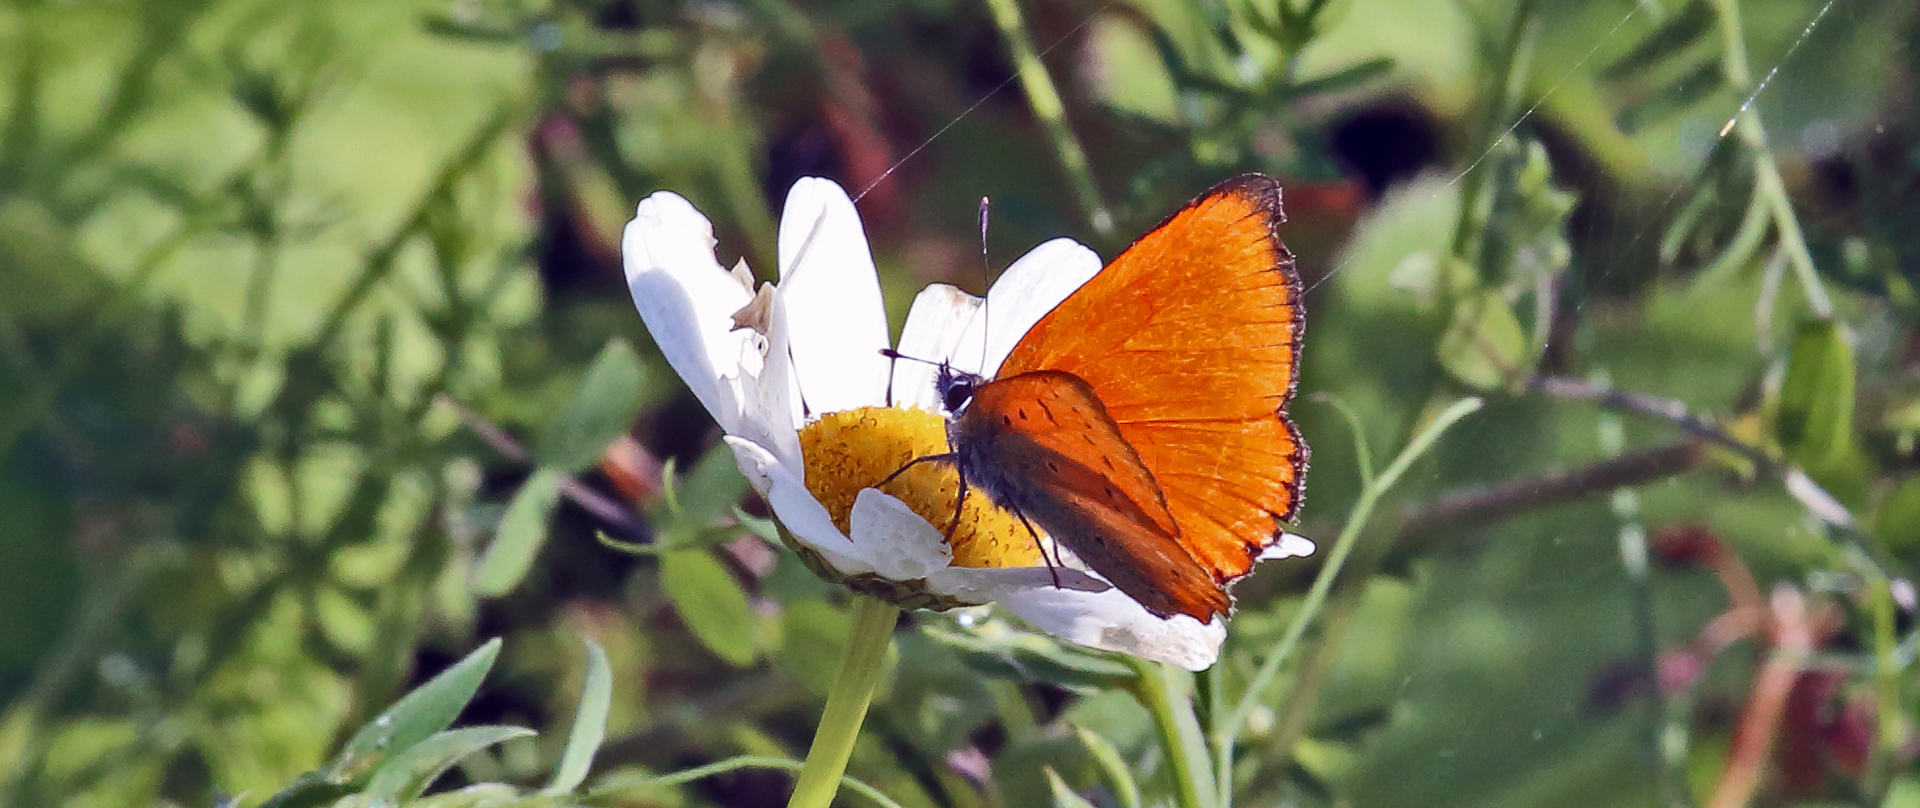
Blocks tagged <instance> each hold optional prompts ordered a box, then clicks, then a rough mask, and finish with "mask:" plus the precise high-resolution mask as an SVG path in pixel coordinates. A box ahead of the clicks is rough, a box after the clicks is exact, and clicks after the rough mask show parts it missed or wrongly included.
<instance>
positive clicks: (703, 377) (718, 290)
mask: <svg viewBox="0 0 1920 808" xmlns="http://www.w3.org/2000/svg"><path fill="white" fill-rule="evenodd" d="M715 245H716V241H715V240H714V237H713V226H712V224H711V223H710V222H709V221H708V220H707V218H706V217H705V216H702V215H701V214H700V212H699V211H698V210H695V209H694V207H693V205H692V204H690V203H688V202H687V200H686V199H684V198H682V197H680V196H679V195H677V194H674V193H672V192H668V191H661V192H659V193H655V194H653V195H652V196H649V197H647V198H646V199H645V200H644V201H642V202H641V203H640V206H639V210H638V211H637V212H636V213H635V215H634V219H633V221H632V222H631V223H629V224H628V225H627V229H626V233H625V236H624V238H623V240H622V244H621V250H622V252H623V254H624V256H625V263H626V273H627V284H628V286H629V288H630V290H631V291H632V293H633V301H634V305H635V306H636V307H638V308H639V310H640V316H641V319H643V320H645V321H646V325H647V330H648V331H649V332H650V333H651V334H652V335H653V339H654V341H655V342H656V343H657V344H658V345H659V347H660V350H661V352H662V353H663V354H665V355H666V358H667V361H668V362H669V363H670V364H672V365H673V369H674V370H675V371H676V372H678V373H679V374H680V377H681V378H682V379H684V380H685V381H686V383H687V386H688V387H689V388H691V389H692V391H693V393H694V395H695V396H697V397H698V398H699V399H700V403H701V404H703V405H705V406H706V408H707V411H708V412H710V413H712V415H713V417H714V420H716V421H717V422H719V424H720V427H721V429H722V430H724V431H725V432H726V442H727V445H728V446H729V447H731V448H732V450H733V453H734V457H735V459H736V461H737V462H738V463H739V466H740V471H741V473H742V474H744V475H746V477H747V479H748V481H749V482H751V483H752V485H753V487H754V489H755V490H757V491H759V492H760V494H761V496H763V497H765V498H766V500H767V502H768V503H770V504H771V505H772V507H773V511H774V514H775V516H776V517H777V518H778V520H779V521H780V523H781V524H782V525H783V526H785V528H786V531H787V534H788V535H790V536H791V538H792V541H791V542H790V544H791V546H792V547H793V549H794V550H795V551H796V552H798V553H799V554H800V555H801V557H802V558H804V559H806V560H807V562H808V564H809V566H810V567H812V568H813V569H814V571H815V572H817V573H819V574H821V575H822V576H824V577H827V578H828V579H830V580H835V581H839V582H841V583H844V584H845V585H846V586H848V587H850V588H852V589H854V590H856V591H859V592H862V593H865V594H869V595H873V596H875V597H878V598H881V599H883V600H887V601H890V602H893V603H896V604H898V605H901V606H903V607H906V608H932V609H947V608H953V607H957V606H965V605H979V604H987V603H998V604H1000V605H1001V606H1003V607H1005V608H1006V609H1007V611H1009V612H1012V613H1013V614H1015V615H1017V616H1019V617H1021V618H1022V619H1024V620H1026V621H1027V622H1028V623H1031V624H1033V625H1034V626H1035V627H1037V628H1039V629H1040V630H1042V631H1045V632H1047V633H1049V634H1052V635H1054V636H1057V637H1060V638H1061V639H1064V640H1067V641H1069V642H1073V643H1078V644H1080V645H1085V646H1089V647H1092V648H1099V649H1103V650H1108V651H1117V652H1121V653H1125V654H1131V655H1133V656H1137V657H1141V658H1144V659H1151V660H1157V661H1165V662H1172V663H1174V664H1177V665H1180V666H1182V667H1185V668H1188V669H1190V670H1202V669H1205V668H1206V667H1208V666H1210V665H1212V664H1213V662H1214V660H1215V659H1216V658H1217V657H1218V656H1219V652H1220V643H1221V641H1222V640H1223V639H1224V638H1225V636H1226V626H1225V624H1224V622H1223V621H1222V620H1221V619H1218V618H1216V619H1215V620H1213V621H1212V622H1209V623H1204V624H1203V623H1201V622H1199V621H1197V620H1195V619H1193V618H1192V617H1188V616H1185V615H1177V616H1175V617H1172V618H1161V617H1156V616H1154V615H1153V614H1151V613H1149V612H1148V611H1147V610H1146V609H1145V608H1144V607H1142V606H1141V605H1140V604H1139V603H1137V602H1135V601H1134V600H1133V599H1131V598H1129V597H1127V596H1126V595H1124V594H1122V593H1121V592H1120V590H1118V589H1115V588H1113V587H1112V586H1111V585H1109V584H1108V583H1107V582H1106V581H1104V580H1101V579H1100V578H1099V577H1098V576H1097V575H1094V574H1093V573H1091V572H1089V571H1087V570H1085V569H1084V568H1080V567H1077V566H1075V564H1074V561H1073V559H1072V556H1071V554H1070V553H1064V552H1061V549H1062V548H1058V547H1057V546H1049V547H1048V548H1047V551H1046V552H1047V554H1048V555H1054V554H1056V553H1057V554H1059V556H1061V557H1063V558H1064V563H1063V564H1062V565H1061V566H1060V567H1059V568H1057V569H1052V568H1049V566H1048V565H1047V561H1046V559H1045V558H1044V557H1043V556H1042V555H1041V553H1042V551H1041V549H1040V548H1039V547H1038V546H1037V545H1036V544H1035V542H1034V541H1033V539H1032V537H1030V536H1028V535H1027V533H1026V532H1025V529H1024V528H1021V527H1020V526H1019V523H1018V522H1017V521H1016V520H1015V519H1014V518H1013V517H1012V516H1011V515H1010V514H1007V513H1006V512H1004V511H1001V510H999V509H998V508H995V507H993V506H992V505H991V504H990V503H989V502H987V501H986V499H985V498H984V497H969V498H968V499H967V502H966V506H965V508H964V509H963V510H962V511H961V512H959V513H957V514H956V513H955V511H954V503H955V499H956V497H957V494H958V486H959V478H958V476H957V473H956V472H955V471H954V470H953V469H952V468H951V467H948V466H944V465H940V464H932V463H922V464H918V465H915V466H914V467H913V468H911V469H909V470H908V471H906V472H905V473H903V474H901V475H899V477H897V478H896V479H894V480H893V481H892V482H890V483H888V484H887V485H886V486H884V487H881V488H876V487H875V486H877V485H879V484H880V482H881V481H882V480H883V479H885V478H886V477H887V476H888V475H890V474H892V473H893V472H894V471H895V470H897V469H899V468H900V467H901V466H903V465H905V464H906V463H907V462H908V461H910V460H912V459H914V458H916V457H919V456H922V455H930V454H940V453H943V452H945V451H947V439H946V426H945V425H946V420H945V416H944V414H943V412H942V409H941V407H940V402H939V401H938V400H937V396H936V392H935V389H934V379H933V374H934V367H933V366H932V365H928V364H924V363H921V362H909V361H894V360H891V359H888V358H887V357H886V356H884V355H882V353H881V350H882V349H884V348H887V347H889V346H888V338H887V320H886V312H885V310H884V308H883V306H882V303H881V295H880V280H879V276H878V275H877V274H876V272H875V271H874V264H873V255H872V253H871V251H870V250H869V249H868V246H867V239H866V233H865V231H864V230H863V228H862V227H861V224H860V218H859V215H858V214H857V213H856V212H855V210H854V207H853V202H852V200H850V199H848V197H847V193H846V191H845V190H843V189H842V188H841V187H840V186H839V185H838V184H835V183H834V182H832V181H829V180H825V179H819V178H807V179H803V180H801V181H799V182H798V183H796V184H795V185H794V186H793V189H792V190H791V191H790V192H789V193H788V195H787V202H786V207H785V210H784V211H783V212H782V216H781V225H780V235H779V244H778V248H779V249H778V253H779V262H780V266H779V270H780V280H779V282H778V283H777V284H764V285H761V286H760V287H759V288H758V289H755V288H754V287H753V276H752V274H751V273H750V272H748V271H747V268H746V266H745V264H744V262H742V263H740V264H736V265H735V267H734V268H733V269H732V270H727V269H723V268H722V267H721V266H720V263H719V261H718V260H717V259H716V258H715V254H714V247H715ZM1100 268H1101V261H1100V258H1099V257H1098V256H1096V255H1095V254H1094V253H1093V251H1092V250H1090V249H1088V248H1086V247H1085V246H1083V245H1081V244H1079V243H1078V242H1075V241H1073V240H1072V239H1065V238H1061V239H1054V240H1052V241H1049V242H1046V243H1045V244H1042V245H1040V246H1039V247H1036V248H1034V249H1033V251H1032V252H1029V253H1027V254H1026V255H1025V256H1024V257H1022V258H1020V259H1019V260H1018V261H1015V262H1014V263H1013V265H1012V266H1010V267H1008V268H1007V270H1006V272H1005V273H1003V274H1002V275H1001V276H1000V278H999V280H997V281H996V282H995V283H994V284H993V287H992V288H991V289H990V290H988V292H987V298H986V301H985V302H984V303H983V302H982V301H981V300H980V299H979V298H976V297H973V296H971V295H968V294H966V293H965V292H962V291H960V290H958V289H955V288H953V287H951V286H946V285H938V284H936V285H934V286H930V287H928V288H927V289H926V290H924V291H922V292H921V293H920V294H919V296H917V297H916V298H914V301H913V307H912V309H911V311H910V312H909V314H908V316H907V322H906V325H905V327H904V328H903V330H902V332H901V335H900V345H899V346H898V350H899V352H900V353H901V354H902V355H905V356H910V357H916V358H919V359H924V360H929V361H932V362H941V361H945V362H950V363H952V365H953V367H955V368H956V369H959V370H965V371H968V372H972V373H978V374H981V375H983V376H986V377H989V378H991V377H992V376H993V374H994V371H995V370H996V369H997V368H998V367H999V365H1000V362H1001V360H1002V359H1004V358H1005V357H1006V355H1007V353H1008V352H1009V351H1011V350H1012V348H1013V346H1014V344H1015V343H1016V342H1018V341H1019V339H1020V338H1021V336H1023V335H1024V334H1025V333H1026V331H1027V329H1028V328H1030V327H1031V326H1032V325H1033V324H1034V323H1035V322H1037V321H1038V320H1039V319H1040V318H1041V317H1042V316H1043V315H1045V314H1046V313H1047V312H1048V311H1050V310H1052V309H1053V308H1054V306H1056V305H1057V304H1059V302H1060V301H1061V300H1064V299H1065V298H1066V297H1067V295H1069V294H1071V293H1072V292H1073V291H1074V290H1075V289H1078V288H1079V287H1080V285H1081V284H1082V283H1084V282H1086V281H1087V279H1089V278H1092V277H1093V275H1094V274H1095V273H1097V272H1099V271H1100ZM955 520H958V522H959V524H957V525H953V524H952V523H953V522H954V521H955ZM950 525H951V527H952V530H953V533H952V536H953V540H952V543H951V544H949V543H948V542H947V541H946V540H945V533H946V531H947V529H948V528H949V526H950ZM1043 541H1046V540H1044V539H1043ZM1047 543H1048V544H1049V545H1051V542H1050V541H1048V542H1047ZM1312 551H1313V545H1312V543H1311V542H1308V541H1307V540H1306V539H1303V538H1299V537H1295V536H1289V537H1288V538H1287V539H1286V540H1284V541H1282V542H1280V543H1279V544H1277V545H1275V547H1274V548H1273V549H1270V550H1269V551H1268V556H1269V557H1287V556H1304V555H1307V554H1309V553H1311V552H1312Z"/></svg>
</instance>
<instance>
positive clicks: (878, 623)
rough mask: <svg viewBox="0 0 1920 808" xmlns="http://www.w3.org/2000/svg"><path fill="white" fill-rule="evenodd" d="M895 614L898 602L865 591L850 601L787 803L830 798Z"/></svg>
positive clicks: (823, 807)
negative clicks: (821, 705) (835, 669)
mask: <svg viewBox="0 0 1920 808" xmlns="http://www.w3.org/2000/svg"><path fill="white" fill-rule="evenodd" d="M899 618H900V607H898V606H895V605H893V604H891V603H888V602H886V601H883V600H878V599H875V598H869V597H860V598H858V599H856V600H855V601H854V604H853V629H852V630H851V631H849V632H848V633H847V648H846V652H845V654H843V655H842V656H841V657H840V672H839V673H838V674H836V675H835V676H834V680H833V687H832V689H831V690H829V691H827V707H826V710H825V712H824V713H823V714H822V715H821V716H820V728H819V729H817V730H815V731H814V734H813V747H812V748H811V749H809V750H807V763H806V765H805V766H804V767H802V768H801V769H800V780H799V782H797V783H795V784H794V786H793V799H791V800H789V801H788V802H787V808H827V806H828V805H830V804H832V803H833V797H834V795H835V794H836V793H838V792H839V791H840V779H841V776H842V775H844V774H846V771H847V759H848V758H850V757H852V756H853V745H854V742H855V741H858V740H859V739H860V725H861V724H862V723H863V722H865V721H866V718H867V705H868V704H870V703H872V701H873V691H874V688H875V687H877V686H878V685H879V684H880V674H881V673H882V672H884V671H885V669H886V661H887V646H888V645H889V644H891V643H892V642H893V625H894V622H895V621H897V620H899Z"/></svg>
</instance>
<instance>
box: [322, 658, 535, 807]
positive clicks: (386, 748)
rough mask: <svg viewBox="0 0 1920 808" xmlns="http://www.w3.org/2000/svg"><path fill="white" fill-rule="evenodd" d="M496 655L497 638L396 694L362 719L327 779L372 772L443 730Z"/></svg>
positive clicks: (341, 780)
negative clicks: (381, 709) (363, 723)
mask: <svg viewBox="0 0 1920 808" xmlns="http://www.w3.org/2000/svg"><path fill="white" fill-rule="evenodd" d="M499 656H500V640H499V638H497V637H496V638H494V639H492V640H488V641H487V644H486V645H482V646H480V648H479V649H478V650H476V651H474V652H473V653H471V654H468V655H467V658H466V659H462V660H460V661H459V662H458V663H455V664H454V666H453V667H451V668H448V669H446V670H444V671H441V672H440V675H438V676H435V677H433V679H431V680H429V681H428V682H427V683H426V684H423V685H421V686H419V687H417V688H414V690H413V692H411V693H408V694H407V695H405V696H401V697H400V700H399V701H397V702H394V704H393V706H392V707H389V708H387V710H386V711H385V712H383V713H381V714H380V715H379V717H377V718H375V719H373V720H372V721H369V722H367V724H366V726H363V727H361V728H360V731H359V732H356V733H354V734H353V739H352V740H349V741H347V746H346V748H345V749H342V750H341V751H340V756H339V757H338V758H335V759H334V761H333V765H332V766H330V767H328V769H327V780H328V781H329V782H334V783H345V782H350V781H353V780H356V779H358V778H359V777H360V776H361V775H364V774H366V773H367V772H369V771H372V770H373V769H374V768H375V767H376V766H378V765H379V764H380V763H381V762H382V761H385V760H387V759H389V758H391V757H392V756H394V755H397V754H400V753H402V752H405V751H406V750H408V749H410V748H412V747H413V746H414V745H415V744H418V743H420V742H421V741H424V740H426V739H427V738H429V737H431V736H432V735H433V734H434V733H436V732H439V731H441V730H443V729H446V728H447V726H448V725H450V724H452V723H453V719H454V718H455V717H456V716H458V715H460V711H461V710H463V709H465V708H466V706H467V702H468V701H470V700H472V699H473V694H474V693H475V692H478V691H479V690H480V682H481V680H483V679H485V678H487V671H489V670H491V669H492V668H493V662H494V660H495V659H497V658H498V657H499Z"/></svg>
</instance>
